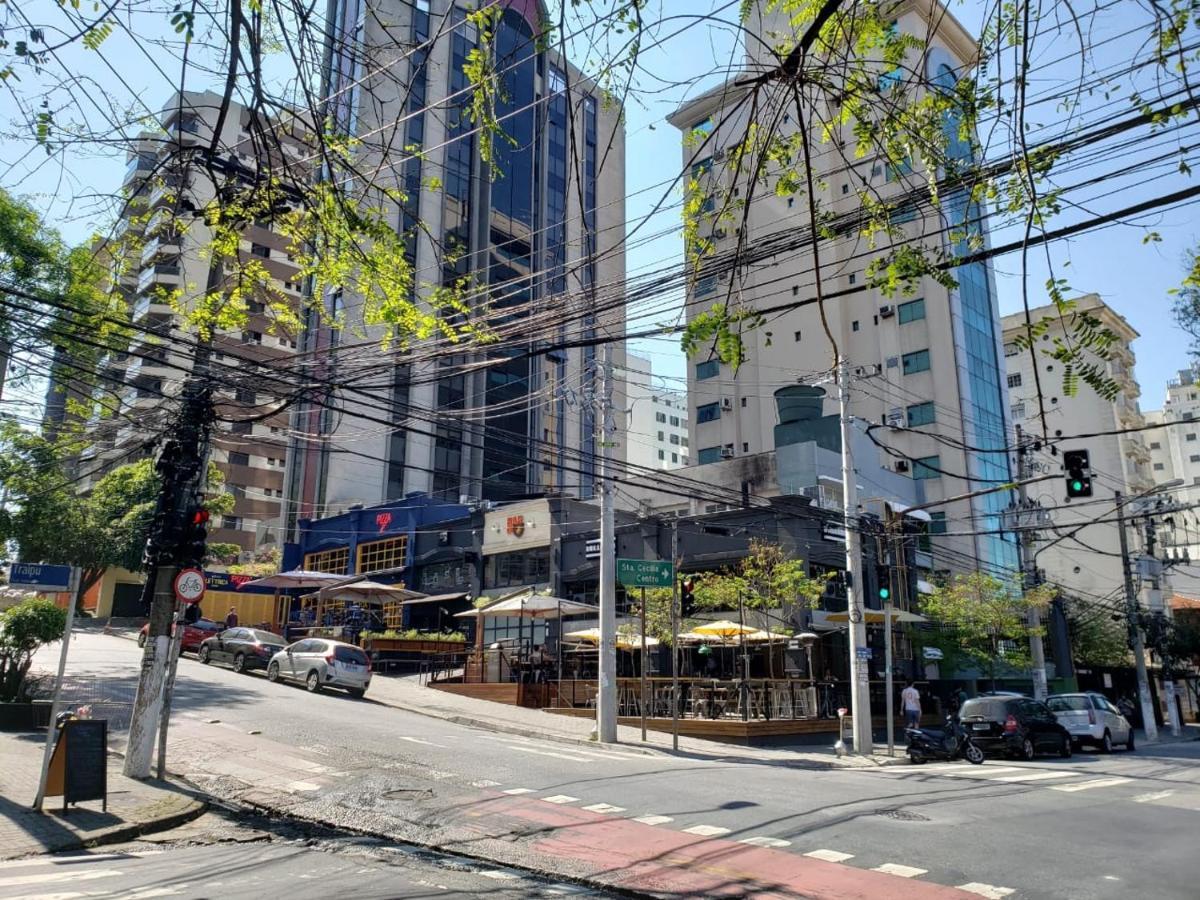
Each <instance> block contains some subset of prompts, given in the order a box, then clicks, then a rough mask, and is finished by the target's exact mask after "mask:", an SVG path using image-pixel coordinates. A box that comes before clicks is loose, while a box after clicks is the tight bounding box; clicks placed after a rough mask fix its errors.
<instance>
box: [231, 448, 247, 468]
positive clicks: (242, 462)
mask: <svg viewBox="0 0 1200 900" xmlns="http://www.w3.org/2000/svg"><path fill="white" fill-rule="evenodd" d="M229 464H230V465H231V466H248V465H250V454H249V453H240V452H238V451H237V450H234V451H233V452H232V453H230V454H229Z"/></svg>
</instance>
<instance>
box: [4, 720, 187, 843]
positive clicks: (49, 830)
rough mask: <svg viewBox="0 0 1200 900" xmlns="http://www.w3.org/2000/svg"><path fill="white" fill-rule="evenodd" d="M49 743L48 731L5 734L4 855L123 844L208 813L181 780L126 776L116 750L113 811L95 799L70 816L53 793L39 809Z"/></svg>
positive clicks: (111, 766)
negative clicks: (37, 801) (35, 800)
mask: <svg viewBox="0 0 1200 900" xmlns="http://www.w3.org/2000/svg"><path fill="white" fill-rule="evenodd" d="M45 741H46V735H45V732H0V859H16V858H18V857H22V856H30V855H33V854H37V853H53V852H56V851H60V850H78V849H81V848H83V847H93V846H96V845H99V844H112V843H118V842H120V841H126V840H130V839H132V838H134V837H136V836H138V835H141V834H148V833H150V832H153V831H163V830H165V829H168V828H174V827H175V826H176V825H181V824H183V823H184V822H187V821H190V820H191V819H194V818H196V817H197V816H199V815H200V814H201V813H202V812H204V809H205V806H206V804H205V803H204V802H203V801H201V800H197V799H195V797H194V796H193V795H192V794H190V793H188V792H186V791H185V790H184V789H183V788H182V787H180V786H178V785H176V784H173V783H170V782H165V781H156V780H153V779H152V780H149V781H134V780H133V779H130V778H126V777H125V776H124V775H122V774H121V766H122V760H121V758H120V757H118V756H114V755H113V754H111V753H110V754H109V757H108V811H107V812H101V811H100V802H99V801H94V802H87V803H81V804H79V805H78V806H73V807H71V812H70V814H69V815H67V816H64V815H63V813H62V798H61V797H48V798H47V799H46V802H45V803H44V804H43V811H42V812H40V813H39V812H35V811H34V810H33V798H34V797H35V796H36V795H37V786H38V776H39V775H40V773H41V765H42V749H43V748H44V747H45Z"/></svg>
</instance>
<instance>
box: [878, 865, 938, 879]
mask: <svg viewBox="0 0 1200 900" xmlns="http://www.w3.org/2000/svg"><path fill="white" fill-rule="evenodd" d="M871 871H872V872H882V873H883V874H884V875H898V876H900V877H901V878H916V877H917V876H918V875H924V874H925V873H926V872H928V871H929V870H928V869H918V868H917V867H916V866H902V865H900V864H899V863H884V864H883V865H882V866H876V867H875V868H874V869H872V870H871Z"/></svg>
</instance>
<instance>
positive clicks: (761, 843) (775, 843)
mask: <svg viewBox="0 0 1200 900" xmlns="http://www.w3.org/2000/svg"><path fill="white" fill-rule="evenodd" d="M739 843H742V844H753V845H754V846H755V847H776V848H778V847H790V846H792V842H791V841H785V840H783V839H782V838H773V837H749V838H745V839H743V840H742V841H740V842H739Z"/></svg>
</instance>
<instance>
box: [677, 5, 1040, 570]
mask: <svg viewBox="0 0 1200 900" xmlns="http://www.w3.org/2000/svg"><path fill="white" fill-rule="evenodd" d="M762 7H763V4H757V5H755V6H754V9H753V12H752V16H751V19H750V21H749V24H748V26H747V27H748V29H749V30H750V31H752V32H753V33H755V34H756V35H758V36H760V37H763V38H765V40H764V41H763V42H761V43H760V42H758V41H755V40H748V41H747V45H748V50H747V54H746V62H745V67H746V70H747V72H748V73H749V74H750V75H756V74H759V73H761V72H762V71H763V66H764V65H768V64H770V60H769V58H766V57H764V54H763V49H762V48H763V47H766V46H770V45H772V44H774V43H775V41H773V40H772V39H771V38H772V35H773V34H776V33H779V32H787V33H790V26H789V25H788V24H787V23H786V21H784V20H783V19H782V18H781V17H780V16H779V15H778V14H770V15H764V14H763V12H762ZM896 21H897V27H898V28H900V29H901V30H902V31H904V32H907V33H911V34H916V35H920V36H921V38H922V39H923V40H925V41H926V42H927V45H928V46H927V50H926V52H925V53H924V54H923V56H921V57H920V59H918V58H917V56H916V54H914V55H913V59H912V61H911V64H912V65H914V66H917V65H924V67H925V72H926V75H927V76H928V78H929V80H930V82H932V83H935V84H938V85H942V84H952V83H953V81H954V80H955V78H956V77H957V75H958V74H959V73H961V72H962V71H964V69H965V68H966V67H968V66H969V65H970V64H971V62H972V60H973V59H974V58H975V56H976V45H975V42H974V39H973V38H972V36H971V35H970V34H969V33H968V32H967V31H966V30H965V29H964V28H963V27H962V26H961V25H960V24H959V23H958V22H957V21H956V20H955V19H954V17H953V15H951V14H950V13H949V12H948V11H947V10H946V9H945V7H943V6H942V5H940V4H938V3H936V2H933V0H909V2H902V3H900V4H898V5H897V9H896ZM883 74H884V73H883V72H882V70H881V76H882V75H883ZM753 81H754V79H753V78H749V77H747V78H743V77H741V76H737V75H735V76H734V77H733V78H731V79H730V80H729V81H727V82H726V83H724V84H722V85H719V86H717V87H715V88H713V89H711V90H709V91H706V92H705V93H703V94H701V95H699V96H697V97H696V98H694V99H692V100H690V101H689V102H687V103H686V104H684V105H683V106H682V107H680V108H679V109H678V110H676V111H675V112H674V113H673V114H672V115H671V116H670V121H671V123H672V124H673V125H675V126H676V127H677V128H678V129H679V130H680V132H681V133H682V134H683V136H684V153H683V159H684V165H685V166H686V167H688V169H689V170H690V172H691V173H692V176H693V177H694V178H695V179H697V181H698V182H699V183H700V184H701V185H702V186H711V194H710V196H712V197H713V198H716V197H717V196H721V197H726V196H730V195H731V194H732V195H733V196H735V197H736V196H740V197H743V198H744V197H745V196H746V193H745V192H746V191H747V185H745V184H744V183H741V182H739V181H737V180H736V178H735V175H734V174H733V172H732V171H731V168H730V166H729V161H728V158H727V150H728V148H729V147H731V146H733V145H735V144H737V143H738V142H740V141H741V140H742V138H743V137H744V135H745V134H746V131H747V128H748V125H749V122H748V120H747V116H748V112H747V110H748V109H749V108H750V106H751V105H750V104H748V103H743V100H744V99H745V95H746V91H747V90H748V88H747V87H746V85H747V84H749V83H751V82H753ZM763 102H764V101H762V100H761V95H760V104H759V109H760V118H761V119H771V118H772V117H774V119H773V120H774V121H776V122H777V123H779V124H778V127H779V128H780V129H782V130H783V131H784V132H785V133H786V132H787V130H788V129H791V130H792V131H793V132H794V130H795V128H796V125H795V122H794V121H793V120H792V118H791V114H790V113H788V112H787V110H788V109H789V108H790V107H791V105H792V104H793V99H792V98H791V96H790V95H789V96H785V97H778V98H774V99H772V98H768V99H767V100H766V101H765V103H766V104H767V106H771V105H772V104H777V105H778V109H777V110H774V111H771V112H768V111H763V107H762V103H763ZM776 113H777V115H776ZM697 135H699V136H701V139H700V140H698V139H697ZM839 139H840V140H845V141H846V154H845V155H846V156H847V157H849V158H850V160H851V161H850V163H849V164H847V163H846V162H844V161H842V160H841V159H836V158H837V157H839V154H837V153H834V152H826V153H822V154H821V155H820V156H818V157H817V159H818V161H820V160H826V161H827V163H825V165H826V166H827V168H828V170H827V171H825V170H818V171H817V172H816V173H815V174H816V179H815V181H816V185H817V187H816V191H817V195H818V196H817V198H816V199H817V201H818V203H819V208H820V209H821V210H822V211H824V212H827V213H829V214H831V215H833V216H841V215H850V214H853V213H854V212H855V211H856V210H858V209H860V208H861V205H862V200H861V199H860V196H859V194H860V192H862V191H866V192H869V193H871V194H872V195H873V196H875V197H878V198H882V199H883V200H888V198H892V201H891V202H898V201H896V200H895V198H896V197H897V196H898V195H899V194H900V193H901V192H902V191H909V192H912V195H913V196H919V192H920V190H921V187H920V182H923V181H924V180H925V179H926V177H927V175H926V173H924V172H896V171H893V170H892V169H891V168H890V167H888V166H884V165H881V163H880V162H879V161H878V160H874V159H871V158H863V159H861V160H859V159H855V158H854V152H853V146H852V145H853V140H854V139H853V137H852V136H851V135H849V134H847V135H845V136H843V137H842V138H839ZM959 152H961V153H964V154H969V153H970V148H969V147H967V146H966V145H965V144H960V145H959ZM740 177H741V176H737V178H740ZM967 199H968V198H967V197H966V196H965V195H963V194H961V193H959V194H955V193H951V194H950V195H948V196H945V197H943V204H942V208H941V210H940V211H939V210H934V209H932V208H930V206H929V205H928V204H923V205H917V204H915V203H912V202H909V204H908V205H907V206H906V207H904V208H905V210H906V211H907V214H906V216H905V218H904V220H903V221H902V222H899V221H898V220H899V213H897V217H896V221H898V224H900V227H902V228H903V229H904V230H905V233H906V235H908V236H910V237H911V238H913V239H917V238H919V237H920V235H922V234H927V233H937V232H939V231H941V230H942V229H943V228H945V227H946V226H947V225H949V226H950V227H954V226H957V225H959V224H961V223H962V222H964V221H966V220H967V219H970V220H971V226H972V228H980V229H981V230H982V234H981V235H980V237H981V239H982V240H984V241H985V242H986V239H987V232H986V223H983V224H982V225H981V224H980V221H979V219H978V218H977V216H978V210H975V209H972V208H971V207H970V206H969V204H968V202H967ZM707 205H708V204H706V206H707ZM743 215H745V217H746V220H745V221H746V226H745V227H746V229H747V231H746V233H745V240H744V245H743V246H744V248H746V249H745V253H748V254H754V253H759V252H760V251H759V250H758V249H757V248H761V247H770V246H771V244H772V241H773V240H782V239H783V238H786V237H787V236H788V235H789V234H800V235H803V233H804V232H805V231H806V230H807V228H808V226H809V217H808V213H807V203H806V198H805V196H804V194H803V193H800V192H798V193H797V194H795V195H792V196H786V195H785V196H780V195H778V194H777V193H776V192H775V190H774V189H773V186H771V185H767V186H763V185H759V186H758V187H757V188H756V191H755V195H754V198H753V202H752V203H750V204H749V206H748V208H747V209H746V210H745V212H743V210H742V209H738V211H737V213H736V217H737V218H738V220H739V222H740V221H741V219H742V217H743ZM943 215H944V216H945V217H946V218H945V219H944V218H943ZM946 219H952V220H953V222H949V223H948V222H947V221H946ZM702 227H704V226H702ZM710 227H711V235H712V238H713V241H714V243H715V247H716V253H715V254H714V256H713V257H711V259H712V260H714V263H713V266H714V267H715V268H716V274H705V271H704V268H705V267H704V266H702V267H701V269H700V272H699V276H698V277H696V278H694V279H691V283H690V285H689V296H688V304H687V308H686V311H687V316H688V318H689V320H690V319H692V318H694V317H695V316H697V315H699V314H700V313H702V312H704V311H706V310H708V309H709V308H710V307H711V306H712V305H713V304H714V303H724V302H726V301H727V299H729V298H733V300H732V302H734V303H736V304H738V305H739V307H740V308H747V307H748V308H751V309H757V310H764V309H769V308H772V307H775V306H778V305H780V304H783V303H785V302H788V301H790V300H792V298H795V300H796V301H797V306H795V307H793V308H791V309H788V310H784V311H773V312H772V313H771V314H770V316H769V319H768V321H767V322H766V323H765V324H763V325H761V326H759V327H757V328H753V329H748V330H746V331H745V332H744V342H745V345H746V352H747V359H746V361H745V363H744V364H743V365H742V366H741V367H740V368H739V369H738V371H737V372H736V373H735V372H734V371H733V370H732V369H731V368H730V367H729V366H727V365H725V364H723V363H721V362H720V361H719V360H718V359H716V358H715V357H713V358H709V357H706V356H695V357H693V358H691V359H690V360H689V369H688V399H689V407H690V409H689V419H690V421H691V428H690V441H691V448H690V449H691V451H692V453H691V458H692V460H693V461H694V462H696V463H701V464H703V463H708V462H713V461H717V460H728V459H732V458H738V457H742V456H753V455H755V454H758V453H762V452H764V451H769V450H771V449H772V448H773V447H774V429H775V427H776V425H777V424H778V422H779V419H778V416H777V412H776V403H775V400H774V397H773V392H772V391H771V390H764V389H763V388H762V385H767V384H773V385H775V384H779V383H780V382H781V380H787V381H791V382H792V383H795V382H796V381H800V382H808V383H813V382H815V381H817V380H819V379H820V378H821V376H822V373H828V371H829V370H830V368H831V366H832V363H833V358H834V357H833V350H832V348H831V346H830V342H829V340H828V339H827V337H826V334H825V329H824V326H823V323H822V321H821V314H820V311H819V310H818V308H817V305H816V303H815V301H814V302H808V303H801V301H804V300H809V301H813V298H814V296H815V295H814V284H815V279H814V260H813V257H812V254H811V250H810V249H809V247H808V243H807V241H802V242H799V243H798V244H796V245H795V246H788V247H787V248H786V249H785V250H781V251H780V252H778V253H776V254H774V255H771V256H769V257H766V258H758V257H757V256H756V257H755V258H754V260H753V261H752V262H751V263H742V264H741V265H740V266H739V267H738V269H737V270H736V271H735V273H734V274H733V275H732V276H730V275H729V274H727V273H726V271H725V268H728V267H723V266H721V264H720V263H721V261H722V259H723V257H722V253H725V254H726V257H724V258H725V259H728V258H729V256H728V254H729V253H730V251H732V249H733V248H734V247H735V245H736V239H737V237H738V234H737V228H740V227H741V226H740V225H738V226H737V227H736V228H735V227H734V226H733V225H724V224H721V225H720V227H717V224H713V225H711V226H710ZM820 252H821V273H822V283H823V286H824V290H825V292H826V293H827V294H828V293H833V294H835V295H836V296H835V297H834V298H830V299H828V300H827V301H826V303H825V313H826V316H827V320H828V325H829V328H830V330H831V331H832V334H833V336H834V338H835V339H836V341H837V343H838V346H839V348H840V350H841V351H842V354H843V356H844V358H845V359H847V360H848V361H849V363H850V365H851V366H852V367H854V369H852V370H857V374H856V377H855V379H854V384H853V391H852V396H851V412H852V415H853V416H855V417H856V418H857V419H860V420H862V421H863V422H864V423H866V424H868V425H871V426H873V430H872V432H871V434H872V437H874V438H875V439H876V440H878V442H879V443H880V444H882V445H884V447H886V448H887V449H876V450H875V453H876V456H877V458H876V459H871V460H868V461H865V462H864V465H863V469H864V471H869V470H870V469H873V468H875V467H877V466H880V465H884V466H886V467H888V468H889V469H891V470H892V471H894V472H896V473H900V474H902V475H905V476H906V477H909V478H911V479H913V480H914V481H915V482H916V485H915V487H916V488H917V495H918V499H919V500H920V501H921V502H930V501H937V500H942V499H944V498H949V497H956V496H959V495H962V494H966V493H969V492H971V491H975V490H978V489H979V488H981V487H983V486H985V485H987V484H1003V483H1005V482H1007V481H1008V480H1010V478H1011V470H1010V461H1009V458H1008V455H1007V454H1006V453H1004V452H1003V448H1004V447H1005V446H1006V445H1007V439H1006V435H1007V434H1008V433H1009V429H1008V422H1007V415H1008V402H1007V397H1006V394H1005V389H1004V358H1003V356H1002V352H1001V334H1000V315H999V309H998V305H997V301H996V291H995V285H994V279H993V275H992V271H991V267H990V265H989V264H987V263H971V264H968V265H964V266H960V267H959V268H957V269H955V270H953V274H954V277H955V278H956V279H957V281H958V286H957V287H956V288H954V289H947V288H945V287H943V286H941V285H939V284H937V283H936V282H934V281H932V280H930V279H924V280H923V281H922V283H921V284H920V286H919V289H918V290H916V291H915V292H914V293H912V294H911V295H907V296H884V295H883V294H882V293H881V292H879V291H878V290H875V289H872V288H868V287H866V286H865V282H866V275H865V269H866V266H867V264H868V263H869V261H870V259H871V258H872V256H873V255H874V254H875V253H877V252H882V251H875V250H872V249H871V248H868V247H866V246H865V245H864V244H863V243H862V242H860V241H859V240H858V239H857V236H856V232H855V231H854V229H850V230H849V231H847V232H844V233H843V234H841V235H840V236H838V237H835V238H831V239H822V245H821V251H820ZM731 278H732V281H731V280H730V279H731ZM836 410H837V393H836V389H833V388H831V387H830V388H829V390H828V393H827V399H826V401H825V409H824V413H825V414H830V413H834V412H836ZM882 426H898V429H889V428H887V427H882ZM964 448H982V450H975V449H964ZM993 448H994V449H993ZM865 489H866V491H867V492H868V496H869V495H870V492H872V491H876V492H879V491H880V490H881V488H880V487H879V486H875V487H873V486H872V485H870V484H868V485H866V487H865ZM1007 502H1008V499H1007V496H1006V495H1005V494H1004V493H1003V492H997V493H995V494H987V495H984V496H980V497H977V498H974V499H971V500H964V501H956V502H953V503H949V504H947V505H946V506H944V507H939V508H938V510H937V512H938V516H937V518H936V519H935V521H934V522H933V523H931V530H932V531H933V533H934V534H943V535H944V536H943V537H939V538H936V539H935V540H934V547H935V551H936V552H937V553H938V554H939V559H938V561H937V564H938V567H939V568H959V569H961V568H967V569H969V568H975V567H978V566H980V565H983V566H986V567H989V569H990V570H992V571H997V572H1005V571H1010V570H1013V569H1015V566H1016V548H1015V543H1014V541H1013V540H1012V537H1011V536H1010V535H1001V534H998V533H996V532H997V530H998V529H999V527H1000V514H1001V512H1002V510H1003V508H1004V507H1005V506H1006V505H1007ZM951 525H952V526H953V527H950V526H951Z"/></svg>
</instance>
